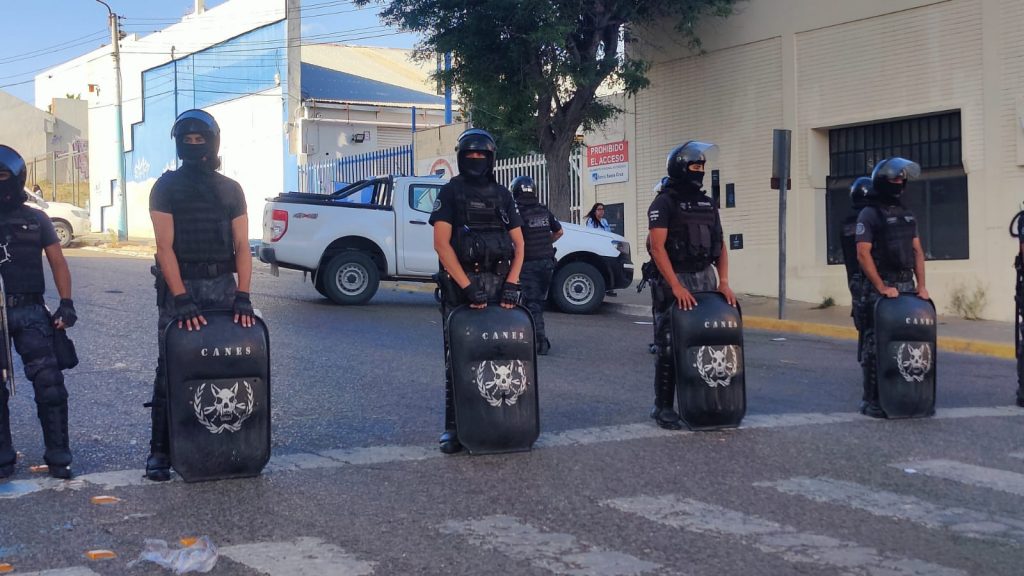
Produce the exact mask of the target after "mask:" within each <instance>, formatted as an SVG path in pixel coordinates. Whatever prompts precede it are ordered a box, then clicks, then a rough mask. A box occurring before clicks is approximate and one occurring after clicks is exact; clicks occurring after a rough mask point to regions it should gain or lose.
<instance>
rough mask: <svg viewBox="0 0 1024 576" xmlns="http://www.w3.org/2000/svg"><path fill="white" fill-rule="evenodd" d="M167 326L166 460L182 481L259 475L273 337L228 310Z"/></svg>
mask: <svg viewBox="0 0 1024 576" xmlns="http://www.w3.org/2000/svg"><path fill="white" fill-rule="evenodd" d="M203 316H205V317H206V320H207V322H208V323H209V324H208V325H206V326H203V328H202V330H198V331H192V332H189V331H188V330H184V329H179V328H178V325H177V323H176V322H172V323H171V324H170V325H168V327H167V329H166V330H165V331H164V358H166V360H167V404H168V426H169V429H170V441H171V464H172V466H173V467H174V469H175V470H176V471H177V472H178V474H180V475H181V477H182V478H183V479H184V480H185V481H186V482H199V481H204V480H221V479H224V478H245V477H250V476H257V475H259V473H260V471H261V470H262V469H263V466H265V465H266V463H267V461H268V460H269V459H270V338H269V335H268V333H267V326H266V324H264V323H263V320H262V319H261V318H259V317H257V318H256V323H255V325H254V326H252V327H250V328H243V327H242V326H241V325H240V324H235V323H234V321H233V319H232V317H233V313H232V312H231V311H230V310H221V311H210V312H207V311H204V312H203Z"/></svg>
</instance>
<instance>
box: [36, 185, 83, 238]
mask: <svg viewBox="0 0 1024 576" xmlns="http://www.w3.org/2000/svg"><path fill="white" fill-rule="evenodd" d="M25 192H26V193H27V194H28V202H27V204H28V205H29V206H31V207H33V208H38V209H40V210H42V211H43V212H45V213H46V215H47V216H49V217H50V221H51V222H53V228H54V230H56V231H57V238H60V246H61V248H66V247H67V246H68V244H71V240H72V239H73V238H75V237H77V236H82V235H84V234H88V233H89V230H90V229H91V226H92V225H91V224H90V223H89V211H88V210H86V209H85V208H79V207H78V206H75V205H74V204H68V203H67V202H47V201H46V200H43V199H42V197H41V196H39V195H38V194H36V193H35V192H32V191H31V190H25Z"/></svg>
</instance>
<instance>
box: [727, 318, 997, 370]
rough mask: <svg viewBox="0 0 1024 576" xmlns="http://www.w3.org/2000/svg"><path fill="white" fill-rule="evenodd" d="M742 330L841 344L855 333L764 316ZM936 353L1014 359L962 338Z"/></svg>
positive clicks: (943, 343) (944, 341)
mask: <svg viewBox="0 0 1024 576" xmlns="http://www.w3.org/2000/svg"><path fill="white" fill-rule="evenodd" d="M743 326H744V327H745V328H751V329H754V330H772V331H776V332H790V333H793V334H810V335H814V336H823V337H825V338H841V339H845V340H856V339H857V330H855V329H854V328H851V327H849V326H834V325H831V324H816V323H814V322H799V321H796V320H779V319H777V318H768V317H765V316H744V317H743ZM939 350H942V351H944V352H957V353H961V354H978V355H981V356H991V357H993V358H1003V359H1007V360H1013V359H1014V358H1016V357H1017V356H1016V352H1015V350H1014V347H1013V346H1012V345H1010V344H999V343H998V342H983V341H980V340H966V339H963V338H948V337H943V336H940V337H939Z"/></svg>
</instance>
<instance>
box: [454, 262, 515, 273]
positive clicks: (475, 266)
mask: <svg viewBox="0 0 1024 576" xmlns="http://www.w3.org/2000/svg"><path fill="white" fill-rule="evenodd" d="M462 269H463V271H464V272H466V274H482V273H491V274H497V275H498V276H508V273H509V270H512V261H511V260H498V261H496V262H491V263H490V266H488V265H486V264H485V263H483V262H472V263H469V264H466V263H462Z"/></svg>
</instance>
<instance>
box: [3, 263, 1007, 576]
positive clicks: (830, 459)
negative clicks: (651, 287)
mask: <svg viewBox="0 0 1024 576" xmlns="http://www.w3.org/2000/svg"><path fill="white" fill-rule="evenodd" d="M70 262H71V266H72V271H73V274H74V282H75V301H76V305H77V308H78V311H79V318H80V320H79V324H78V326H76V327H75V328H74V329H73V331H72V334H71V335H72V337H73V338H74V339H75V341H76V343H77V344H78V346H79V356H80V358H81V359H82V364H81V365H80V366H79V367H78V368H76V369H74V370H72V371H69V372H68V373H67V374H66V377H67V382H68V390H69V393H70V396H71V404H72V409H71V435H72V442H73V446H72V447H73V450H74V452H75V471H76V474H77V475H78V479H77V480H75V481H72V482H69V483H62V482H57V481H52V480H49V479H47V478H46V477H45V474H39V473H33V472H31V471H30V468H29V467H30V466H32V465H36V464H41V463H42V462H41V460H42V441H41V437H40V432H39V426H38V422H37V421H36V419H35V410H34V406H33V404H32V399H31V393H30V386H28V384H27V383H26V382H25V381H24V378H22V379H21V384H22V387H21V388H20V392H19V394H18V396H17V397H16V398H15V399H14V400H13V401H12V402H11V412H12V421H13V424H12V428H13V433H14V437H15V447H16V448H17V449H19V450H20V451H21V452H23V453H24V454H25V456H24V459H23V460H22V461H21V462H20V463H19V467H18V471H17V473H16V475H15V476H14V477H13V478H12V479H10V480H8V481H6V482H3V483H0V563H4V562H6V563H10V564H11V565H13V566H14V568H15V569H16V573H19V574H21V573H34V572H35V571H49V572H42V573H43V574H47V575H48V576H80V575H87V574H101V575H108V574H111V575H112V574H154V573H159V572H160V569H159V568H156V567H155V566H154V565H153V564H141V565H137V566H134V567H129V566H128V565H127V563H128V561H129V560H132V559H134V558H135V557H136V556H137V555H138V554H139V552H140V551H141V550H142V547H143V540H144V539H147V538H159V539H164V540H167V541H169V542H171V544H172V548H177V547H178V544H177V541H178V539H179V538H182V537H189V536H203V535H206V536H209V537H210V539H211V540H212V542H213V543H214V544H215V545H217V546H218V547H219V549H220V560H219V561H218V563H217V566H216V568H215V569H214V570H213V571H212V572H210V573H211V574H261V573H262V574H273V575H286V574H287V575H294V574H339V575H348V574H482V573H486V572H490V573H496V574H552V573H553V574H601V575H609V576H610V575H618V574H692V575H713V574H773V575H774V574H866V575H879V576H881V575H883V574H884V575H894V574H915V575H917V574H920V575H924V574H929V575H930V574H977V575H1001V574H1006V575H1010V574H1019V573H1020V568H1019V566H1020V565H1021V562H1022V560H1024V550H1022V546H1024V453H1022V450H1024V446H1022V444H1024V442H1022V440H1021V437H1022V434H1021V432H1022V424H1024V419H1022V416H1024V409H1018V408H1016V407H1012V406H1010V404H1011V401H1012V397H1013V391H1014V388H1015V385H1016V384H1015V373H1014V367H1013V365H1012V363H1011V362H1007V361H1001V360H993V359H990V358H983V357H973V356H962V355H953V354H943V355H942V356H941V358H940V359H939V401H938V415H937V416H936V417H935V418H932V419H927V420H915V421H876V420H871V419H868V418H865V417H862V416H859V415H856V414H854V409H855V407H856V405H857V401H858V400H859V397H860V391H859V378H860V372H859V368H858V367H857V365H856V364H855V361H854V353H855V344H854V343H852V342H846V341H832V340H826V339H820V338H806V337H800V336H793V335H780V334H770V333H763V332H753V331H750V332H748V333H747V334H746V352H745V354H746V365H747V401H748V415H747V418H746V420H745V421H744V427H743V428H741V429H739V430H732V431H724V432H704V433H682V432H677V433H669V432H666V431H662V430H660V429H658V428H656V427H655V426H654V425H653V422H652V421H651V420H650V419H648V417H647V414H648V410H649V409H650V405H651V400H652V384H651V382H652V379H653V372H654V370H653V357H652V356H651V355H650V354H649V353H648V352H647V343H648V342H649V341H650V339H651V326H650V325H649V324H642V323H638V322H642V321H643V320H644V319H642V318H633V317H626V316H616V315H611V314H598V315H594V316H587V317H579V316H567V315H563V314H558V313H554V312H551V313H549V314H548V316H547V323H548V330H549V336H550V338H551V340H552V343H553V347H552V353H551V355H550V356H547V357H543V358H541V359H540V361H539V365H540V368H539V370H540V373H539V385H538V389H539V393H540V403H541V428H542V436H541V440H540V441H539V443H538V446H537V447H536V448H535V449H534V450H533V451H532V452H530V453H521V454H511V455H505V456H485V457H472V456H467V455H464V454H463V455H457V456H442V455H440V454H439V453H438V452H437V451H436V440H437V435H438V434H439V433H440V431H441V420H442V382H443V364H442V361H441V348H442V340H441V333H440V324H439V320H440V318H439V314H438V312H437V308H436V305H435V304H434V301H433V297H432V295H431V294H429V293H424V292H414V291H407V290H396V289H389V288H382V289H381V291H380V292H379V293H378V295H377V297H376V298H375V299H374V301H373V302H371V304H370V305H367V306H364V307H359V308H342V307H337V306H333V305H331V304H329V303H327V301H326V300H324V299H323V298H321V297H320V296H319V294H317V293H316V291H315V290H313V288H312V286H311V285H310V284H309V283H308V282H305V283H303V279H302V276H301V274H297V273H294V272H287V271H283V275H282V277H280V278H274V277H272V276H270V275H269V274H267V272H266V270H265V269H263V268H259V269H258V270H257V274H256V278H255V281H254V288H253V302H254V304H255V306H256V307H257V308H259V309H260V310H261V311H262V313H263V315H264V317H265V319H266V321H267V323H268V325H269V326H270V329H271V340H272V365H273V458H272V461H271V464H270V466H268V468H267V470H266V471H265V473H264V475H263V476H261V477H260V478H257V479H248V480H236V481H221V482H213V483H203V484H186V483H184V482H180V481H175V482H171V483H168V484H153V483H149V482H146V481H143V480H141V478H140V477H141V474H142V470H141V469H142V468H143V464H144V460H145V457H146V455H147V453H148V440H149V427H148V422H149V413H148V411H147V410H145V409H144V408H143V407H142V403H143V402H145V401H146V400H148V398H149V395H150V389H151V382H152V377H153V366H154V363H155V356H156V333H155V323H156V311H155V307H154V292H153V289H152V284H153V281H152V277H151V276H150V275H149V271H148V267H149V261H148V260H144V259H134V258H113V257H109V256H104V255H97V254H96V253H87V252H81V251H71V252H70ZM19 375H20V374H19ZM97 495H111V496H115V497H116V498H118V499H119V501H118V502H116V503H113V504H107V505H100V504H94V503H92V502H91V498H92V497H94V496H97ZM95 549H109V550H112V551H114V552H115V553H116V554H117V557H116V558H114V559H109V560H97V561H94V560H89V559H87V558H86V557H85V556H84V554H85V552H86V551H88V550H95Z"/></svg>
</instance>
